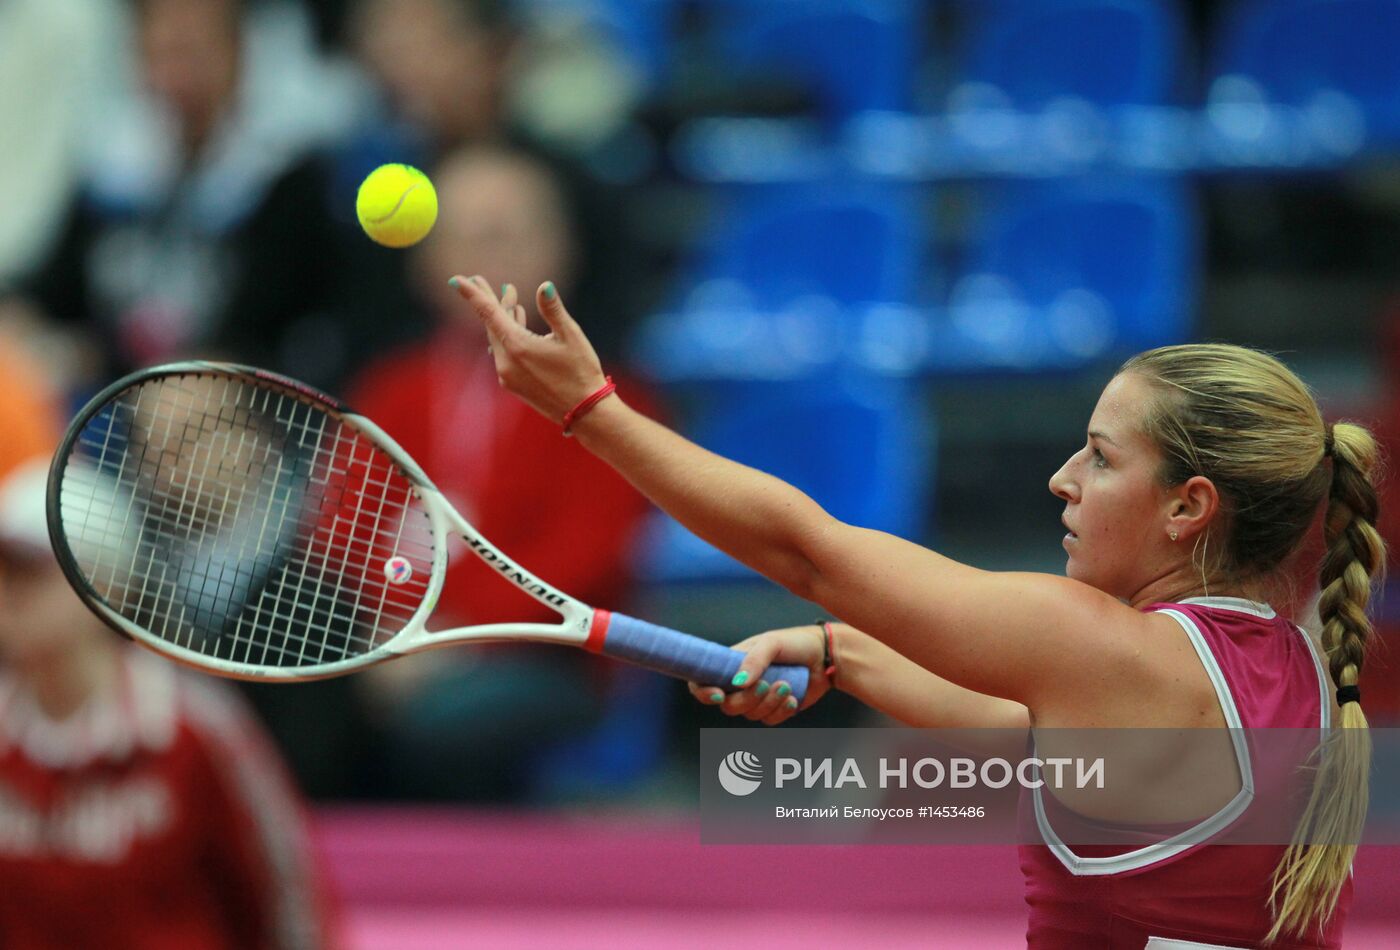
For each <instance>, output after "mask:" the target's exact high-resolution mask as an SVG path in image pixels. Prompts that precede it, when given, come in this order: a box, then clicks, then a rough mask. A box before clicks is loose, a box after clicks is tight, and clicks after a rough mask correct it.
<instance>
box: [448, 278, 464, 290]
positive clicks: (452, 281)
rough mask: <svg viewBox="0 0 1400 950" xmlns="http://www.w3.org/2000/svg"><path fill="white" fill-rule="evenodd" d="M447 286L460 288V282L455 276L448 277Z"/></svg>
mask: <svg viewBox="0 0 1400 950" xmlns="http://www.w3.org/2000/svg"><path fill="white" fill-rule="evenodd" d="M447 286H449V287H451V288H452V289H454V290H461V289H462V282H461V281H460V280H458V279H457V278H455V277H449V278H448V279H447Z"/></svg>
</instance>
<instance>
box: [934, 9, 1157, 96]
mask: <svg viewBox="0 0 1400 950" xmlns="http://www.w3.org/2000/svg"><path fill="white" fill-rule="evenodd" d="M963 8H964V9H966V11H967V14H968V20H967V24H966V28H965V29H964V30H962V31H961V33H960V36H961V41H960V43H959V46H960V49H959V51H958V53H957V54H956V57H955V58H956V59H957V61H958V65H957V69H958V76H959V79H960V80H961V81H962V84H963V85H962V86H960V87H959V91H961V92H966V91H967V86H966V84H968V83H974V84H977V85H978V86H980V87H982V89H983V92H984V93H985V92H988V91H992V90H994V91H995V95H996V96H997V98H999V99H1000V100H1001V101H1000V103H999V104H1000V105H1003V106H1005V107H1009V108H1015V109H1022V110H1035V109H1041V108H1044V107H1045V106H1046V105H1048V104H1050V103H1051V102H1054V101H1055V100H1057V99H1061V98H1065V97H1075V98H1078V99H1081V100H1084V101H1087V102H1089V103H1091V104H1093V105H1095V106H1100V107H1112V106H1120V105H1151V104H1163V103H1167V102H1170V101H1171V99H1172V98H1173V96H1174V93H1175V92H1176V91H1177V90H1176V86H1177V83H1178V82H1179V80H1180V63H1181V50H1182V44H1183V26H1182V23H1181V21H1180V18H1179V16H1178V15H1177V13H1176V11H1175V9H1174V8H1173V6H1172V5H1171V4H1170V3H1168V2H1165V0H974V2H970V3H964V4H963ZM958 97H959V96H958V91H955V95H954V99H955V100H956V99H957V98H958ZM955 104H956V103H955Z"/></svg>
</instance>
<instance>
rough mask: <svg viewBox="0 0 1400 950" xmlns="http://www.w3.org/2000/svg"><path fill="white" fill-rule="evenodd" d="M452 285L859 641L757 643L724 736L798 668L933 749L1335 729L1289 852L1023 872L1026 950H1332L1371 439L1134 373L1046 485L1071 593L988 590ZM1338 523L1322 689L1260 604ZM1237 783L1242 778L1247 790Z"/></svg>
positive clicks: (1256, 382)
mask: <svg viewBox="0 0 1400 950" xmlns="http://www.w3.org/2000/svg"><path fill="white" fill-rule="evenodd" d="M451 283H452V284H453V286H454V287H456V288H457V289H458V291H459V292H460V293H461V294H462V296H463V297H464V298H465V299H466V300H467V301H468V302H469V303H470V305H471V306H472V308H473V309H474V311H475V312H476V313H477V315H478V316H479V317H480V318H481V319H482V321H483V322H484V323H485V325H486V328H487V331H488V333H489V335H490V337H491V342H492V350H493V352H494V354H495V360H496V368H497V372H498V375H499V377H500V381H501V383H502V385H504V386H505V387H507V388H508V389H509V390H511V391H512V392H514V393H515V394H516V395H518V396H519V397H520V398H522V399H523V400H524V401H525V402H527V403H529V404H530V405H531V406H532V407H533V408H534V409H536V410H537V411H539V412H541V413H543V414H544V415H545V416H546V417H547V418H549V419H552V420H555V421H557V422H560V423H562V425H563V427H564V430H565V431H566V432H567V433H568V434H571V435H573V436H575V437H577V438H578V439H579V441H580V442H581V443H582V444H583V445H584V446H586V447H587V448H588V449H589V450H590V451H592V452H593V453H595V454H596V455H598V456H599V457H600V458H602V459H604V460H605V461H607V462H608V463H609V464H611V465H612V466H613V467H614V468H616V469H617V470H618V471H619V472H621V473H622V474H623V475H624V476H625V477H627V478H628V479H629V480H630V481H631V482H632V483H633V484H634V485H636V486H637V488H639V489H640V490H641V491H642V492H644V493H645V494H646V495H647V496H648V497H650V498H651V499H652V501H654V502H655V503H656V504H657V505H658V506H660V507H661V508H663V509H665V510H666V511H667V512H669V513H670V514H671V515H672V516H674V517H675V518H676V519H677V520H679V521H680V522H681V523H682V524H684V525H686V527H688V528H689V529H690V530H692V531H694V532H695V533H696V534H697V535H699V536H700V537H702V538H704V539H705V540H707V541H709V542H710V543H712V544H714V545H715V546H717V547H719V548H720V549H722V550H724V551H726V552H728V553H729V554H731V555H732V556H734V557H735V558H737V559H739V560H740V561H742V562H744V563H745V564H747V565H749V566H750V567H752V568H754V569H755V570H757V571H759V572H761V573H763V574H765V575H766V576H768V577H769V578H771V579H773V580H774V581H776V582H778V583H780V584H782V585H783V586H784V587H786V588H787V589H788V590H790V591H792V592H793V593H795V594H797V595H799V596H801V597H804V598H806V599H808V600H811V601H814V602H816V603H817V604H820V605H821V606H822V607H824V608H825V609H826V610H827V611H829V612H830V613H831V614H832V615H833V616H835V617H838V618H840V619H841V621H842V623H839V624H835V625H833V626H832V627H831V628H830V630H829V631H828V630H821V629H819V628H817V627H815V626H813V627H808V628H800V629H793V630H784V631H776V632H772V633H768V634H764V635H761V636H759V637H756V638H754V639H752V640H749V641H747V642H746V643H745V644H741V646H742V647H743V648H745V649H746V650H747V651H748V653H749V656H748V659H747V660H746V661H745V664H744V667H743V669H741V671H740V673H739V674H738V676H737V677H736V679H735V682H734V684H732V685H738V686H745V687H746V688H744V689H743V690H742V691H740V692H738V693H734V694H731V695H729V696H727V697H726V696H724V694H723V693H722V692H721V691H720V690H718V689H716V688H714V687H707V686H696V687H694V690H695V692H696V694H697V696H698V697H699V698H701V700H702V701H704V702H710V703H718V704H720V705H721V706H722V708H723V710H724V711H725V712H726V713H729V714H731V715H745V716H747V717H749V718H751V719H759V720H762V721H764V722H768V723H778V722H781V721H783V720H784V719H785V718H787V717H788V716H790V715H792V714H793V713H794V712H796V711H797V708H798V704H797V703H796V702H794V701H793V697H791V696H789V695H786V693H785V691H784V690H783V688H782V684H780V683H779V684H771V686H772V687H773V688H769V689H765V684H763V683H761V682H749V681H750V680H751V679H753V678H755V676H756V673H757V671H759V670H762V669H764V668H765V667H766V666H767V665H768V664H769V663H771V662H773V661H774V660H779V661H782V662H787V663H800V664H805V665H807V666H808V667H809V668H810V669H811V671H812V685H811V687H810V688H809V691H808V693H807V696H806V699H805V701H804V703H805V704H807V705H810V704H811V703H813V702H815V701H817V700H818V699H819V698H820V697H821V695H822V694H823V693H824V692H825V691H826V690H827V689H829V688H830V687H832V686H833V685H839V687H840V688H841V689H843V690H846V691H848V692H850V693H852V694H854V695H855V696H857V697H858V698H860V699H862V700H864V701H866V702H868V703H869V704H871V705H872V706H875V707H877V708H879V709H882V710H884V711H886V712H888V713H890V714H892V715H894V716H895V717H896V718H899V719H901V720H903V721H905V722H908V723H910V724H914V725H919V726H975V727H1025V726H1028V725H1034V726H1035V727H1036V728H1037V729H1045V728H1056V727H1068V728H1076V727H1109V726H1117V727H1138V728H1141V727H1149V728H1150V727H1158V728H1164V729H1181V728H1195V727H1210V726H1214V727H1226V726H1230V727H1236V728H1238V727H1289V728H1295V729H1304V728H1308V729H1316V728H1318V727H1319V726H1321V727H1322V728H1324V729H1325V728H1327V727H1328V726H1329V725H1330V724H1331V722H1332V721H1333V719H1334V718H1336V719H1338V720H1339V721H1340V725H1341V727H1342V728H1341V730H1340V731H1339V733H1337V739H1336V740H1335V741H1334V742H1333V744H1331V745H1330V746H1329V747H1328V750H1327V754H1326V755H1325V756H1323V764H1322V766H1321V769H1320V777H1319V781H1318V782H1317V783H1316V789H1337V790H1340V791H1335V792H1332V793H1325V792H1318V791H1315V792H1314V794H1313V797H1312V800H1311V801H1310V802H1309V803H1308V808H1307V811H1306V813H1305V814H1304V816H1303V825H1304V826H1305V827H1306V828H1307V829H1310V831H1311V832H1312V834H1311V837H1310V838H1309V839H1308V840H1306V841H1305V840H1301V839H1295V844H1294V845H1293V846H1291V847H1287V848H1285V846H1284V845H1282V844H1280V845H1277V846H1260V847H1239V846H1231V847H1226V846H1215V847H1210V846H1206V843H1207V842H1208V839H1207V841H1206V842H1202V841H1201V840H1200V839H1197V844H1196V845H1194V846H1192V847H1189V848H1185V849H1175V850H1171V849H1164V850H1162V851H1158V852H1154V849H1153V848H1151V847H1145V848H1141V849H1138V850H1136V851H1132V852H1128V853H1125V854H1122V855H1119V856H1118V857H1110V858H1103V859H1097V860H1096V859H1084V858H1082V857H1080V856H1078V855H1076V854H1074V853H1073V852H1072V851H1070V850H1068V849H1064V848H1058V849H1057V848H1052V847H1047V846H1036V847H1024V848H1023V849H1022V851H1021V864H1022V869H1023V871H1024V874H1025V877H1026V884H1027V902H1028V904H1029V905H1030V923H1029V928H1028V942H1029V945H1030V946H1031V947H1033V948H1037V950H1043V948H1057V950H1058V948H1071V947H1073V948H1082V947H1088V946H1095V947H1113V948H1120V947H1121V948H1129V947H1131V948H1141V947H1145V946H1152V947H1174V946H1191V947H1201V946H1206V947H1210V946H1227V947H1239V946H1259V945H1261V944H1267V945H1271V946H1274V947H1290V948H1292V947H1337V946H1340V942H1341V930H1342V926H1343V923H1344V920H1345V916H1346V909H1347V906H1348V904H1349V902H1350V896H1351V887H1350V871H1351V863H1352V858H1353V856H1354V854H1355V846H1354V842H1355V841H1356V840H1357V836H1358V835H1359V829H1360V823H1361V821H1362V819H1363V816H1364V813H1365V801H1366V799H1365V794H1366V782H1367V773H1368V769H1369V752H1370V746H1369V741H1368V740H1367V733H1366V719H1365V717H1364V716H1363V714H1362V712H1361V707H1360V703H1359V699H1360V695H1359V689H1358V687H1357V677H1358V675H1359V673H1360V671H1361V665H1362V661H1363V658H1364V653H1365V647H1366V641H1367V638H1368V636H1369V635H1370V632H1371V626H1370V622H1369V620H1368V619H1367V615H1366V605H1367V600H1368V596H1369V589H1370V585H1371V581H1372V578H1373V577H1374V576H1375V575H1376V574H1377V572H1378V571H1379V570H1380V569H1381V568H1382V564H1383V559H1384V551H1383V547H1382V544H1381V541H1380V538H1379V536H1378V535H1377V533H1376V531H1375V528H1374V527H1373V525H1374V523H1375V520H1376V514H1377V501H1376V491H1375V488H1374V487H1373V484H1372V481H1371V472H1372V469H1373V468H1374V467H1375V464H1376V459H1377V449H1376V444H1375V441H1374V440H1373V438H1372V437H1371V435H1370V434H1369V433H1368V432H1367V431H1366V430H1365V429H1364V428H1362V427H1360V426H1357V425H1353V424H1349V423H1338V424H1336V425H1328V424H1326V423H1325V422H1324V420H1323V418H1322V416H1321V414H1320V413H1319V410H1318V407H1317V404H1316V402H1315V400H1314V399H1313V397H1312V395H1311V394H1310V393H1309V391H1308V389H1307V388H1306V387H1305V386H1304V385H1303V383H1302V382H1301V381H1299V379H1298V378H1297V377H1296V376H1295V375H1294V374H1293V373H1292V372H1291V371H1289V370H1288V369H1287V368H1286V367H1285V366H1283V365H1282V364H1281V363H1280V362H1278V361H1277V360H1275V359H1273V358H1272V357H1270V356H1267V355H1265V354H1262V353H1258V352H1255V351H1252V350H1248V349H1243V348H1240V347H1234V346H1224V345H1191V346H1176V347H1167V348H1163V349H1159V350H1153V351H1149V352H1147V353H1143V354H1141V355H1139V356H1136V357H1134V358H1133V359H1131V360H1129V361H1128V362H1127V363H1126V364H1124V366H1123V367H1122V368H1121V369H1120V371H1119V372H1118V373H1117V375H1115V376H1114V377H1113V379H1112V380H1111V381H1110V382H1109V383H1108V385H1107V387H1106V388H1105V389H1104V391H1103V394H1102V396H1101V397H1100V399H1099V402H1098V405H1097V407H1096V408H1095V410H1094V412H1093V415H1092V418H1091V419H1090V420H1089V425H1088V433H1087V438H1086V441H1085V444H1084V446H1083V447H1082V448H1080V449H1079V450H1078V451H1076V452H1075V453H1074V455H1072V456H1071V457H1070V458H1069V460H1068V461H1067V462H1066V463H1065V464H1064V466H1063V467H1062V468H1061V469H1060V471H1058V472H1057V473H1055V475H1054V477H1053V478H1052V479H1051V480H1050V490H1051V491H1052V492H1054V494H1055V495H1056V496H1058V497H1059V498H1061V499H1063V501H1064V502H1065V512H1064V517H1063V520H1064V524H1065V527H1066V529H1067V531H1068V533H1067V534H1066V535H1065V538H1064V546H1065V549H1066V551H1067V553H1068V566H1067V571H1066V573H1067V575H1068V576H1067V577H1058V576H1051V575H1039V574H1028V573H992V572H987V571H980V570H976V569H974V568H971V567H968V566H965V565H963V564H959V563H957V562H955V561H952V560H949V559H947V558H944V557H941V556H940V555H938V554H936V553H934V552H932V551H929V550H926V549H924V548H922V547H920V546H918V545H916V544H912V543H910V542H908V541H904V540H901V539H900V538H897V537H893V536H890V535H887V534H882V533H880V532H876V531H869V530H866V529H862V528H859V527H855V526H852V525H847V524H843V523H842V522H840V521H837V520H836V519H834V518H832V517H830V516H829V515H827V514H826V512H824V511H823V510H822V509H821V508H820V507H819V506H818V505H817V504H816V503H815V502H813V501H812V500H811V499H810V498H808V497H806V496H805V495H804V494H803V493H801V492H800V491H798V490H797V489H795V488H793V487H792V486H790V485H787V484H785V483H783V482H781V481H779V480H777V479H774V478H772V477H770V476H768V475H765V474H763V473H761V472H757V471H754V470H752V469H749V468H746V467H744V466H742V465H739V464H736V463H734V462H731V461H728V460H726V459H723V458H720V457H718V456H716V455H714V454H712V453H710V452H708V451H706V450H704V449H703V448H701V447H699V446H697V445H694V444H692V443H690V442H688V441H686V440H685V439H684V438H682V437H681V436H679V435H677V434H675V433H673V432H671V431H669V430H667V429H666V428H664V427H663V426H661V425H659V424H657V423H655V422H653V421H651V420H650V419H647V418H645V417H644V416H642V415H640V414H638V413H636V412H634V411H632V410H631V409H630V408H629V407H628V406H627V404H626V402H625V400H624V399H623V398H621V397H619V396H618V395H617V394H616V393H614V392H613V391H612V390H611V387H610V385H609V384H608V382H607V380H606V379H605V377H604V375H603V372H602V369H601V367H600V365H599V362H598V360H597V357H596V356H595V354H594V352H593V348H592V347H591V345H590V344H589V342H588V340H587V338H586V337H585V335H584V333H583V331H582V330H581V329H580V328H579V326H578V324H577V323H575V321H574V320H573V319H572V318H571V317H570V316H569V314H568V312H567V311H566V309H565V307H564V305H563V303H562V301H561V300H560V299H559V296H558V293H557V291H556V289H555V288H554V286H553V285H552V284H549V283H546V284H544V285H542V286H541V287H540V289H539V291H538V293H537V296H536V305H537V307H538V308H539V311H540V313H541V315H542V316H543V317H544V320H545V322H546V323H547V324H548V327H549V332H548V333H543V334H541V333H536V332H533V331H532V330H530V329H528V328H527V326H526V324H525V311H524V309H523V308H522V307H521V306H519V305H518V304H517V303H516V302H515V300H514V298H513V296H512V297H510V298H508V299H507V300H506V301H505V303H504V305H503V303H502V301H500V300H498V299H497V297H496V295H495V294H494V293H493V292H492V290H491V287H490V285H489V284H488V283H487V282H486V281H485V280H483V279H481V278H479V277H472V278H465V277H454V278H453V279H452V281H451ZM1324 499H1325V500H1326V509H1325V510H1326V516H1325V538H1326V545H1327V550H1326V554H1325V557H1324V558H1323V561H1322V567H1321V594H1320V598H1319V600H1318V612H1319V616H1320V619H1321V621H1322V643H1323V646H1324V647H1325V651H1326V658H1327V664H1328V666H1329V667H1330V673H1331V683H1330V684H1328V683H1327V681H1326V679H1325V675H1324V673H1323V670H1322V666H1321V662H1320V660H1319V657H1318V655H1317V653H1316V651H1315V649H1314V646H1313V644H1312V642H1311V641H1310V640H1309V638H1308V637H1307V636H1306V634H1304V633H1303V632H1302V631H1301V629H1299V628H1298V627H1296V626H1294V625H1293V624H1291V623H1289V622H1288V621H1287V620H1285V619H1284V618H1283V617H1281V616H1280V615H1278V614H1277V613H1275V611H1274V610H1273V609H1272V608H1271V607H1270V606H1268V600H1270V599H1271V598H1273V599H1277V598H1278V597H1280V596H1282V594H1281V593H1280V591H1281V588H1282V587H1283V586H1284V585H1286V582H1287V577H1286V575H1287V569H1288V566H1289V559H1290V557H1291V556H1293V555H1295V554H1296V553H1297V552H1298V551H1299V550H1300V549H1301V547H1302V545H1303V543H1304V540H1305V536H1306V535H1307V534H1308V529H1309V527H1310V526H1311V525H1312V523H1313V520H1314V516H1315V515H1316V514H1317V513H1318V512H1319V510H1320V509H1321V506H1322V504H1323V501H1324ZM1235 765H1236V766H1237V767H1238V772H1237V773H1236V777H1237V778H1239V777H1240V776H1243V775H1245V774H1246V773H1247V771H1248V769H1249V765H1248V762H1247V761H1246V760H1244V759H1242V758H1241V759H1239V760H1237V761H1236V763H1235ZM1241 781H1242V780H1241ZM1251 782H1252V779H1251ZM1236 784H1237V785H1240V783H1238V782H1237V783H1236ZM1241 787H1242V786H1241ZM1044 830H1045V829H1044V827H1043V826H1042V831H1044ZM1319 839H1321V840H1325V841H1328V842H1342V843H1341V844H1315V843H1311V842H1313V841H1316V840H1319ZM1346 842H1352V843H1353V844H1347V843H1346Z"/></svg>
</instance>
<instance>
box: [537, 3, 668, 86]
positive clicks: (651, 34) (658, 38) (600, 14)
mask: <svg viewBox="0 0 1400 950" xmlns="http://www.w3.org/2000/svg"><path fill="white" fill-rule="evenodd" d="M680 2H681V0H512V4H513V5H515V6H516V7H518V8H519V9H520V10H522V11H524V12H527V13H531V14H533V15H535V16H537V17H540V18H544V19H549V18H557V17H559V16H566V17H573V18H576V19H578V20H581V21H583V22H584V23H587V24H588V25H589V26H591V27H592V28H593V29H595V30H597V31H598V33H599V34H601V35H602V36H603V37H605V38H606V39H607V40H608V41H609V42H610V43H611V44H612V45H613V46H615V47H616V48H617V49H618V50H619V51H620V52H621V53H622V55H624V56H626V57H627V59H628V60H629V61H630V62H631V63H632V64H633V65H634V66H635V67H636V68H637V70H638V71H639V72H640V73H641V75H642V76H643V77H644V78H645V79H646V81H647V82H648V83H649V84H650V85H653V86H655V85H658V84H660V83H661V82H663V81H664V79H665V76H666V72H667V70H668V69H669V68H670V65H671V62H670V61H671V50H672V45H673V44H672V36H671V32H672V29H673V28H674V27H675V18H676V12H677V8H678V7H679V5H680Z"/></svg>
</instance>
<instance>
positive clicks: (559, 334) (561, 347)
mask: <svg viewBox="0 0 1400 950" xmlns="http://www.w3.org/2000/svg"><path fill="white" fill-rule="evenodd" d="M449 283H450V284H452V286H453V287H454V288H455V289H456V290H457V292H458V293H459V294H461V295H462V297H463V298H464V299H465V300H466V301H467V302H468V303H469V304H471V306H472V309H473V310H474V311H475V312H476V315H477V316H478V317H479V318H480V319H481V322H482V324H483V325H484V326H485V327H486V334H487V336H488V337H490V340H491V355H492V356H493V357H494V358H495V360H496V376H497V377H498V378H499V379H500V381H501V385H502V386H504V387H506V389H508V390H510V391H511V392H512V393H514V394H515V395H517V396H519V397H520V398H521V399H523V400H525V402H526V403H528V404H529V405H530V406H531V407H532V408H533V409H535V411H537V412H539V413H541V414H542V415H544V416H545V417H546V418H548V419H552V420H553V421H555V422H557V423H562V421H563V419H564V414H565V413H567V412H568V411H569V410H570V409H572V408H574V407H575V406H577V405H578V404H579V403H580V402H581V401H582V400H584V399H585V398H587V397H588V396H589V395H591V394H592V393H594V392H596V391H597V390H598V389H600V388H601V387H602V386H603V384H604V382H605V380H604V376H603V368H602V364H601V363H599V361H598V354H597V353H596V352H594V350H593V344H592V343H590V342H588V337H587V336H585V335H584V332H583V330H582V329H581V328H580V327H579V325H578V323H577V322H575V321H574V318H573V317H571V316H570V315H569V311H568V310H566V309H565V308H564V302H563V301H562V300H560V298H559V292H558V290H557V289H556V288H555V286H554V284H553V283H552V282H545V283H543V284H541V285H540V287H539V289H538V290H537V291H535V306H536V307H537V308H538V310H539V313H540V316H541V317H543V318H544V322H545V323H546V324H547V325H548V327H549V332H548V333H536V332H535V331H534V330H531V329H530V328H529V326H527V319H526V317H527V315H526V312H525V308H524V307H523V306H521V305H520V304H518V303H517V302H516V292H515V288H514V287H513V286H512V285H509V284H507V285H506V286H505V288H504V291H503V296H502V297H497V296H496V292H495V291H494V290H492V289H491V285H490V284H488V283H487V282H486V280H485V279H483V278H482V277H479V276H478V277H463V276H461V275H458V276H456V277H453V278H452V280H451V281H449Z"/></svg>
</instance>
